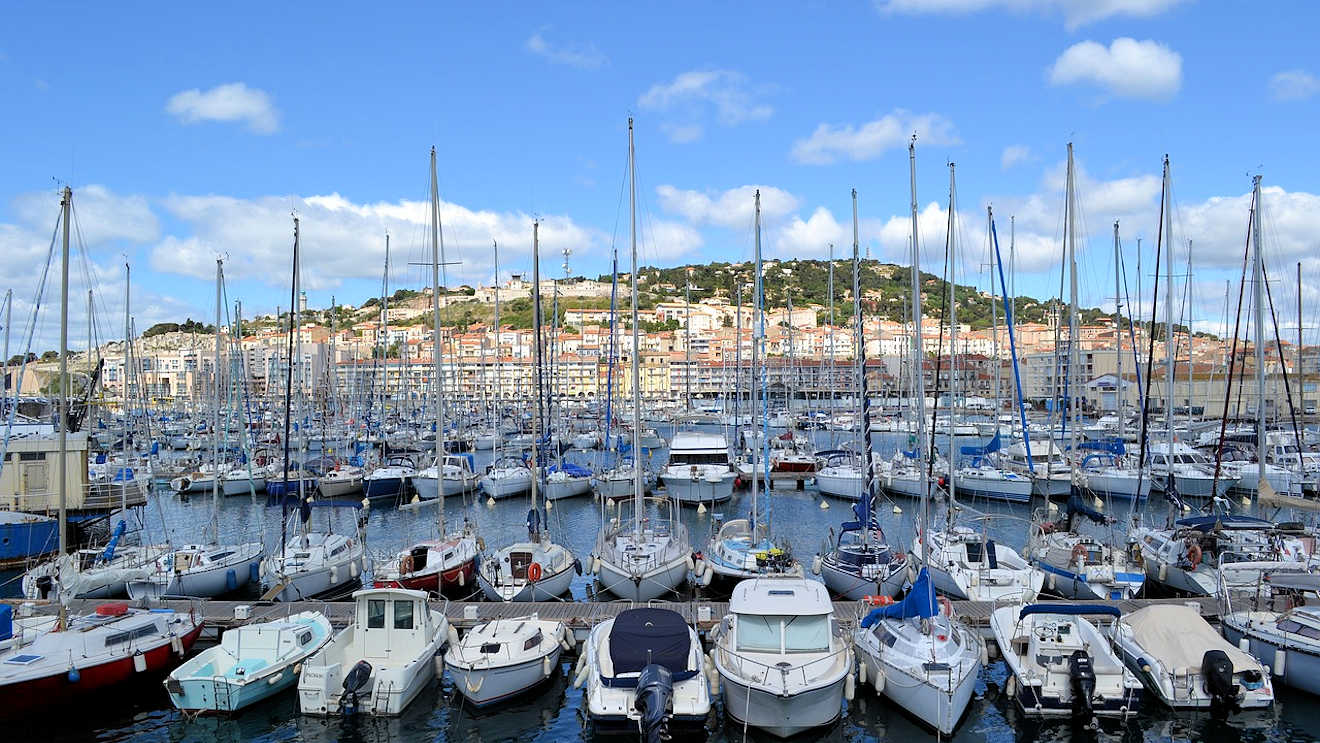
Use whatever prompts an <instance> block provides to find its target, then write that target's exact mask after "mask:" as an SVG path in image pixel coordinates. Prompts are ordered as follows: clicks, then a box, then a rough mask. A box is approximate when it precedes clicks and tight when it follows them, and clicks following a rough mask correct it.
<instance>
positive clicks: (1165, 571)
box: [1160, 562, 1169, 583]
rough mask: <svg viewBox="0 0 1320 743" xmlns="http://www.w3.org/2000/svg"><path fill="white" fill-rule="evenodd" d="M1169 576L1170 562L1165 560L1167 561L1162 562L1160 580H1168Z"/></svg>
mask: <svg viewBox="0 0 1320 743" xmlns="http://www.w3.org/2000/svg"><path fill="white" fill-rule="evenodd" d="M1168 578H1169V563H1167V562H1165V563H1161V564H1160V582H1161V583H1163V582H1164V581H1166V580H1168Z"/></svg>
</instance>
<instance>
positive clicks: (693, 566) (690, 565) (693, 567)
mask: <svg viewBox="0 0 1320 743" xmlns="http://www.w3.org/2000/svg"><path fill="white" fill-rule="evenodd" d="M703 562H704V561H703ZM687 569H688V572H689V573H696V572H697V563H696V562H695V561H694V560H693V559H692V555H691V554H689V555H688V556H687Z"/></svg>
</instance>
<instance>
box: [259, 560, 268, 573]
mask: <svg viewBox="0 0 1320 743" xmlns="http://www.w3.org/2000/svg"><path fill="white" fill-rule="evenodd" d="M258 566H259V567H258V570H260V572H261V574H262V575H265V574H266V569H267V566H266V561H265V560H264V559H263V560H262V561H261V562H260V563H259V564H258Z"/></svg>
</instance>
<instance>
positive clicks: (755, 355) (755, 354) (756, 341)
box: [750, 188, 770, 543]
mask: <svg viewBox="0 0 1320 743" xmlns="http://www.w3.org/2000/svg"><path fill="white" fill-rule="evenodd" d="M753 203H754V205H755V211H756V239H755V248H754V250H755V253H754V256H755V263H754V264H753V269H752V270H753V271H754V273H753V274H752V275H753V276H754V277H755V278H756V284H755V288H754V289H753V290H752V313H753V317H754V318H755V319H754V320H753V321H752V322H753V325H752V373H753V374H755V373H756V362H757V360H758V359H759V357H760V355H761V352H762V348H761V346H762V344H764V343H765V311H764V308H763V307H762V306H761V305H762V303H763V302H764V300H765V297H764V296H763V295H764V292H765V287H764V285H763V283H762V280H761V189H759V188H758V189H757V190H756V194H755V196H754V202H753ZM762 364H764V361H762ZM762 375H763V376H764V372H762ZM758 402H759V403H760V407H761V408H766V407H768V406H769V405H770V401H769V400H768V399H766V400H760V399H758V397H757V392H753V393H752V421H753V422H755V421H756V420H757V403H758ZM768 435H769V432H768V430H767V428H766V427H765V426H762V427H761V439H763V441H762V442H761V444H758V445H757V446H756V447H755V449H754V451H753V454H752V523H751V532H750V533H751V535H752V542H753V543H755V542H756V523H757V520H758V517H759V516H760V509H759V507H758V505H759V504H758V503H757V497H756V496H757V489H758V483H757V481H758V480H759V479H760V478H761V467H762V461H761V455H762V447H763V446H765V445H768V443H769V442H768V441H764V439H765V438H766V437H767V436H768ZM769 485H770V482H769V481H768V480H767V481H766V487H769Z"/></svg>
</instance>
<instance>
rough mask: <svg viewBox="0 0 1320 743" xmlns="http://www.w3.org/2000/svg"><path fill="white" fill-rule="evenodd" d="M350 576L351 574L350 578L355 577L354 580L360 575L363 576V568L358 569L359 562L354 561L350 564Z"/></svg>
mask: <svg viewBox="0 0 1320 743" xmlns="http://www.w3.org/2000/svg"><path fill="white" fill-rule="evenodd" d="M348 574H349V576H351V577H353V578H356V577H358V576H359V575H361V574H362V570H361V568H359V567H358V561H357V560H354V561H353V562H350V563H349V564H348Z"/></svg>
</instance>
